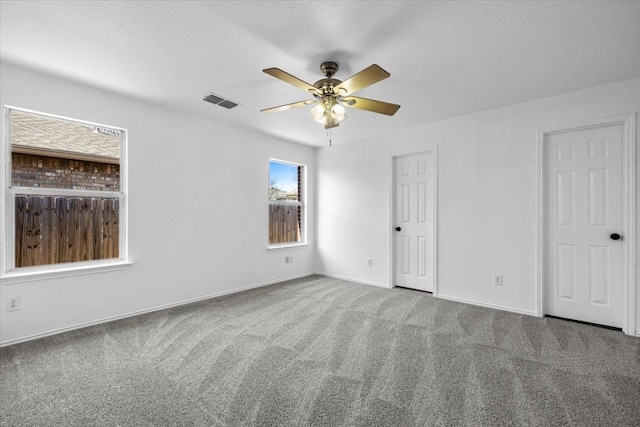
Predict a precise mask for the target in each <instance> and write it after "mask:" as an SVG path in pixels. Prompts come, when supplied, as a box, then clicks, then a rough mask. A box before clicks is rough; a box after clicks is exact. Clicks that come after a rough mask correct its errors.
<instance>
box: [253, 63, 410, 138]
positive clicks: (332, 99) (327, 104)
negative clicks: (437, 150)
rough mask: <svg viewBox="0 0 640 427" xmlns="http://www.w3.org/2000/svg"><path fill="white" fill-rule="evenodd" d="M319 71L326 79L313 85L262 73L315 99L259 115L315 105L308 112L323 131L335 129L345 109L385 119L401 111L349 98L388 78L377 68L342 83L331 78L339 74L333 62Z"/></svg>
mask: <svg viewBox="0 0 640 427" xmlns="http://www.w3.org/2000/svg"><path fill="white" fill-rule="evenodd" d="M320 70H321V71H322V73H323V74H324V75H325V78H324V79H320V80H318V81H317V82H315V83H314V84H312V85H311V84H309V83H307V82H305V81H303V80H300V79H299V78H297V77H295V76H292V75H291V74H289V73H287V72H284V71H282V70H281V69H279V68H267V69H266V70H262V71H263V72H265V73H267V74H269V75H270V76H273V77H275V78H277V79H280V80H282V81H284V82H286V83H289V84H291V85H293V86H295V87H298V88H300V89H302V90H304V91H307V92H309V93H310V94H311V95H313V97H314V98H315V99H309V100H306V101H299V102H294V103H292V104H285V105H280V106H278V107H272V108H267V109H264V110H261V111H262V112H263V113H275V112H278V111H284V110H290V109H292V108H298V107H304V106H306V105H315V107H313V108H312V109H311V111H310V112H309V113H310V114H311V117H312V118H313V119H314V120H315V121H316V122H318V123H320V124H323V125H324V127H325V129H330V128H334V127H336V126H338V125H339V124H340V122H342V121H343V120H344V119H345V118H346V117H347V116H346V114H345V108H344V107H349V108H357V109H359V110H365V111H371V112H374V113H380V114H385V115H387V116H393V115H394V114H395V113H396V111H398V109H399V108H400V106H399V105H397V104H390V103H388V102H382V101H376V100H373V99H367V98H359V97H356V96H352V94H353V93H355V92H357V91H359V90H361V89H364V88H366V87H367V86H371V85H372V84H374V83H377V82H379V81H380V80H384V79H386V78H387V77H389V76H390V74H389V73H387V72H386V71H385V70H383V69H382V68H381V67H380V66H378V65H376V64H373V65H371V66H369V67H367V68H365V69H364V70H362V71H360V72H359V73H357V74H355V75H353V76H351V77H349V78H348V79H347V80H345V81H340V80H338V79H334V78H333V76H334V75H335V73H336V72H337V71H338V64H336V63H335V62H323V63H322V64H320Z"/></svg>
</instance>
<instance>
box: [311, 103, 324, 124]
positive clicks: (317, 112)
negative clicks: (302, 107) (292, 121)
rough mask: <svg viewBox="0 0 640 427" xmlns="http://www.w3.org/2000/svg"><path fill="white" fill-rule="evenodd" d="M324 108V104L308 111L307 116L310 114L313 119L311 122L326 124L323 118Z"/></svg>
mask: <svg viewBox="0 0 640 427" xmlns="http://www.w3.org/2000/svg"><path fill="white" fill-rule="evenodd" d="M325 112H326V111H325V106H324V104H318V105H316V106H315V107H313V108H312V109H311V110H309V114H311V117H312V118H313V120H315V121H316V122H318V123H322V124H326V123H327V118H326V117H325Z"/></svg>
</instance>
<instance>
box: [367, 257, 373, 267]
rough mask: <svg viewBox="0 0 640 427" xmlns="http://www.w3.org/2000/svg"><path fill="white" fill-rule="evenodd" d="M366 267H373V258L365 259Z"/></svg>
mask: <svg viewBox="0 0 640 427" xmlns="http://www.w3.org/2000/svg"><path fill="white" fill-rule="evenodd" d="M367 267H373V258H369V259H368V260H367Z"/></svg>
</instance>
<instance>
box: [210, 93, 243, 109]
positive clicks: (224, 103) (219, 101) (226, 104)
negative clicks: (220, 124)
mask: <svg viewBox="0 0 640 427" xmlns="http://www.w3.org/2000/svg"><path fill="white" fill-rule="evenodd" d="M203 100H205V101H207V102H210V103H212V104H215V105H217V106H219V107H223V108H226V109H227V110H230V109H232V108H233V107H237V106H238V105H239V104H238V103H237V102H233V101H229V100H228V99H224V98H223V97H221V96H219V95H216V94H214V93H210V94H208V95H206V96H205V97H204V98H203Z"/></svg>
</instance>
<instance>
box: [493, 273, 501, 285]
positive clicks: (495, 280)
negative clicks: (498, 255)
mask: <svg viewBox="0 0 640 427" xmlns="http://www.w3.org/2000/svg"><path fill="white" fill-rule="evenodd" d="M493 284H494V285H496V286H502V274H495V275H494V276H493Z"/></svg>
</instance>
